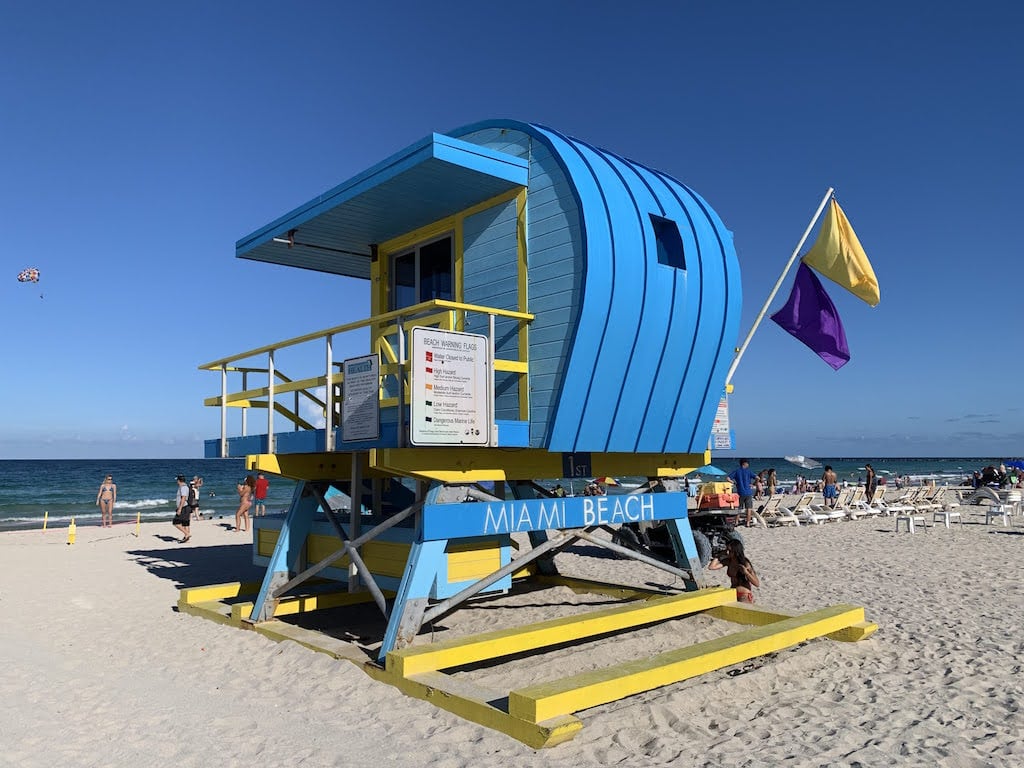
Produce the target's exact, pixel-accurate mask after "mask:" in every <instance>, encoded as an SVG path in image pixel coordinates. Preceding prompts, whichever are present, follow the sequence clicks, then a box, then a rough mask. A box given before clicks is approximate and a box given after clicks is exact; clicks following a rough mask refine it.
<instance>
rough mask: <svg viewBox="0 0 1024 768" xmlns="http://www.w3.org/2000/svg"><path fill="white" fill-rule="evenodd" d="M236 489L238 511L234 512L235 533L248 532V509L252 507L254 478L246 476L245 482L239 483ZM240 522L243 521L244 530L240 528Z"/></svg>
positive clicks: (254, 486)
mask: <svg viewBox="0 0 1024 768" xmlns="http://www.w3.org/2000/svg"><path fill="white" fill-rule="evenodd" d="M237 488H238V511H237V512H235V532H236V533H237V532H238V531H248V530H249V507H251V506H252V493H253V491H254V490H255V488H256V478H255V477H253V476H252V475H246V476H245V480H243V481H242V482H240V483H239V484H238V486H237ZM242 520H245V528H243V527H242Z"/></svg>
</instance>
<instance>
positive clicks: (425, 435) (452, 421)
mask: <svg viewBox="0 0 1024 768" xmlns="http://www.w3.org/2000/svg"><path fill="white" fill-rule="evenodd" d="M489 352H490V343H489V342H488V340H487V337H486V336H479V335H477V334H473V333H457V332H455V331H439V330H437V329H436V328H413V329H412V352H411V355H412V381H411V383H410V385H409V386H410V387H411V389H412V392H411V394H410V397H409V403H410V411H411V413H410V421H411V424H410V430H409V441H410V442H411V443H412V444H413V445H490V443H491V410H492V407H491V403H492V400H493V395H492V393H491V365H490V359H489V357H490V355H489Z"/></svg>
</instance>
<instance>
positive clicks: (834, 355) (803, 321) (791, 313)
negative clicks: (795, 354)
mask: <svg viewBox="0 0 1024 768" xmlns="http://www.w3.org/2000/svg"><path fill="white" fill-rule="evenodd" d="M772 320H774V321H775V322H776V323H778V324H779V325H780V326H782V327H783V328H784V329H785V330H787V331H789V333H791V334H792V335H793V336H795V337H796V338H797V339H799V340H800V341H802V342H803V343H804V344H806V345H807V346H808V347H810V348H811V349H812V350H813V351H814V352H815V353H816V354H817V355H818V357H820V358H821V359H822V360H824V361H825V362H826V363H828V364H829V365H831V366H832V368H834V369H835V370H837V371H838V370H839V369H840V368H842V367H843V366H844V365H846V364H847V363H848V362H849V361H850V347H849V345H848V344H847V343H846V333H845V331H843V324H842V322H840V320H839V313H838V312H836V307H835V304H833V303H832V299H830V298H829V297H828V294H827V293H825V289H824V288H823V287H822V285H821V281H820V280H818V278H817V277H816V276H815V274H814V272H812V271H811V269H810V267H808V266H807V265H806V264H804V263H803V262H801V263H800V269H799V270H798V271H797V273H796V280H794V281H793V290H792V291H791V292H790V294H789V301H787V302H786V306H784V307H783V308H782V309H780V310H779V311H778V312H776V313H775V314H774V315H772Z"/></svg>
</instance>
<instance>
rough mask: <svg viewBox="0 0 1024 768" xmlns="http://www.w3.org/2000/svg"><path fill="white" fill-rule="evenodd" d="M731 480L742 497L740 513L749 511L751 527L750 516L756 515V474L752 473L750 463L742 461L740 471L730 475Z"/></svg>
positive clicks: (735, 470) (748, 516)
mask: <svg viewBox="0 0 1024 768" xmlns="http://www.w3.org/2000/svg"><path fill="white" fill-rule="evenodd" d="M729 479H730V480H732V482H733V485H735V486H736V493H738V494H739V495H740V511H741V513H742V511H743V510H744V509H745V510H746V511H747V527H748V528H749V527H750V516H751V515H752V514H753V513H754V473H753V472H751V471H750V462H749V461H747V460H746V459H740V466H739V469H734V470H733V471H732V472H730V473H729Z"/></svg>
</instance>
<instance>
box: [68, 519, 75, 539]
mask: <svg viewBox="0 0 1024 768" xmlns="http://www.w3.org/2000/svg"><path fill="white" fill-rule="evenodd" d="M74 543H75V518H73V517H72V518H71V525H69V526H68V544H74Z"/></svg>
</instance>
